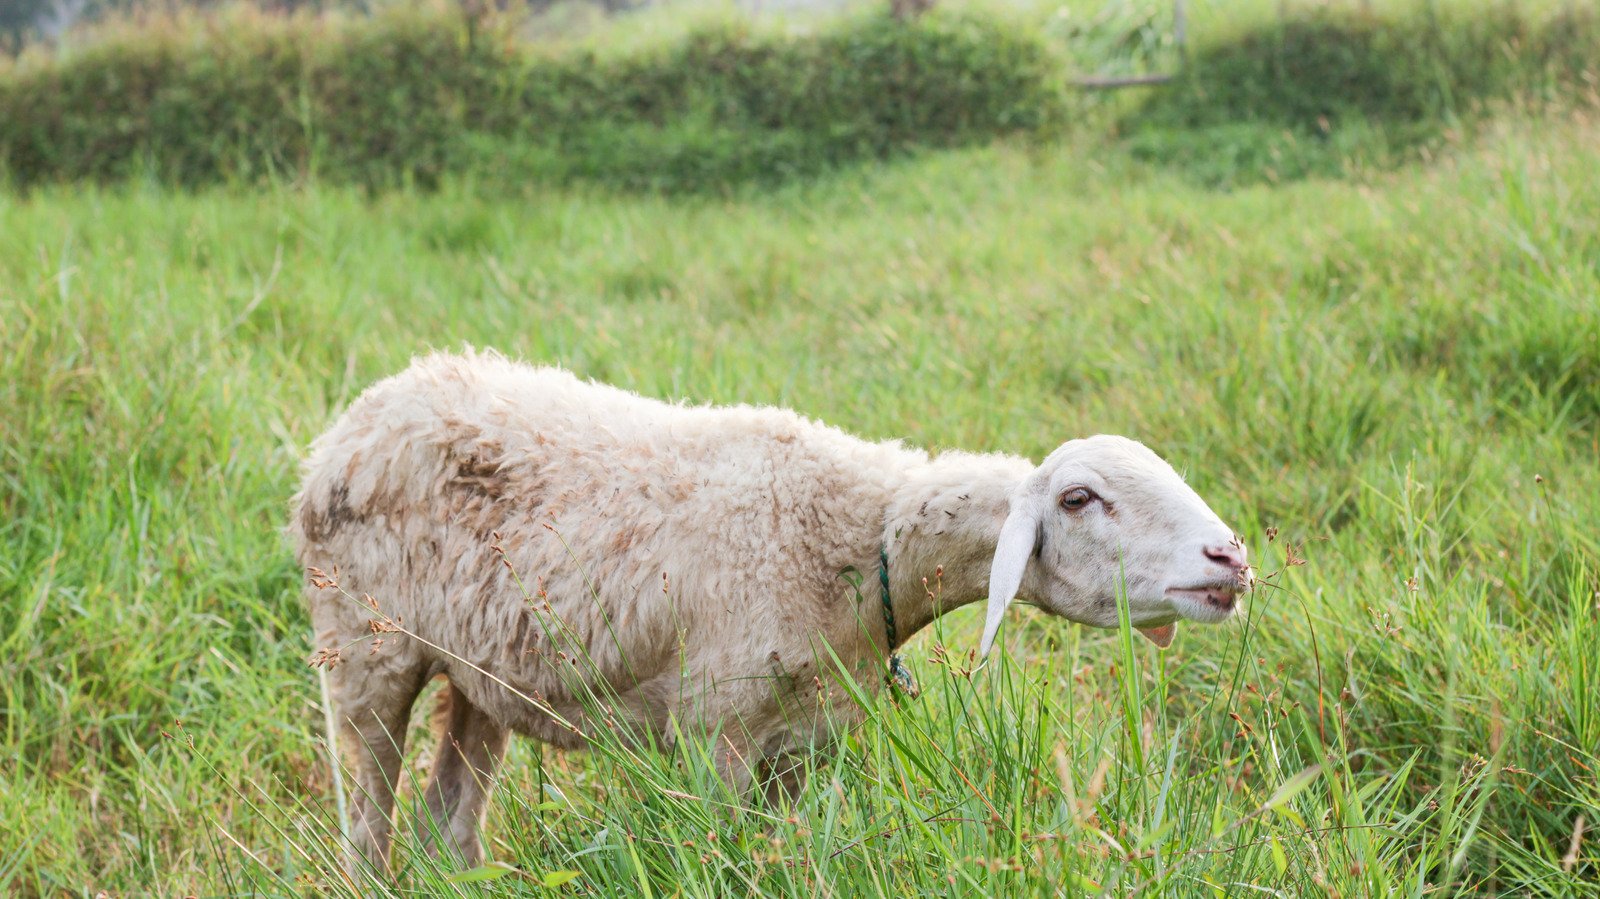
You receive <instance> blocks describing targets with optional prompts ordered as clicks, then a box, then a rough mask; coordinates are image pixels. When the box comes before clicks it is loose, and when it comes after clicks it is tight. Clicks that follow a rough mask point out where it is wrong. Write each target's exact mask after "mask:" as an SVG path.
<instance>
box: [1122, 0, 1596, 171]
mask: <svg viewBox="0 0 1600 899" xmlns="http://www.w3.org/2000/svg"><path fill="white" fill-rule="evenodd" d="M1597 86H1600V12H1597V10H1596V8H1595V7H1594V6H1592V5H1589V4H1554V5H1552V4H1542V5H1538V4H1529V3H1519V2H1515V0H1502V2H1483V3H1476V4H1455V5H1446V4H1434V3H1425V4H1420V5H1418V4H1403V3H1402V4H1389V5H1385V4H1371V5H1359V4H1353V3H1351V4H1340V5H1328V4H1323V3H1317V2H1309V0H1297V2H1293V3H1288V4H1285V5H1283V6H1282V7H1280V13H1279V15H1278V16H1277V17H1276V18H1275V19H1267V20H1264V21H1256V22H1252V23H1249V24H1248V26H1247V27H1243V28H1236V29H1233V30H1232V31H1231V32H1230V33H1226V34H1213V35H1211V36H1210V37H1209V38H1208V40H1207V41H1206V42H1205V43H1204V44H1203V45H1202V46H1200V47H1198V48H1197V49H1196V51H1195V53H1194V54H1193V56H1192V58H1191V59H1190V60H1189V64H1188V65H1187V66H1185V68H1184V70H1183V73H1182V75H1181V76H1180V77H1179V78H1178V79H1177V80H1176V81H1175V82H1174V83H1173V84H1171V85H1169V86H1168V88H1167V89H1165V90H1162V91H1159V92H1153V93H1151V94H1150V96H1149V97H1148V98H1147V99H1146V100H1145V101H1144V102H1143V103H1141V104H1139V105H1138V106H1137V108H1136V109H1135V110H1134V111H1133V112H1132V113H1131V114H1130V115H1129V116H1127V117H1126V119H1125V121H1124V123H1123V126H1124V129H1125V131H1126V132H1127V134H1128V138H1129V142H1130V143H1131V145H1132V148H1133V150H1134V152H1135V154H1136V155H1139V156H1142V157H1144V158H1147V159H1150V160H1152V161H1158V162H1163V163H1168V164H1173V165H1177V166H1179V167H1181V168H1183V169H1185V170H1187V171H1189V172H1191V173H1192V174H1194V175H1196V176H1197V177H1198V178H1199V179H1200V180H1202V181H1205V182H1210V183H1214V184H1236V183H1240V182H1248V181H1252V180H1256V179H1259V178H1261V177H1264V176H1265V177H1279V178H1292V177H1298V176H1303V175H1310V174H1335V173H1337V172H1338V171H1339V170H1340V169H1341V168H1342V167H1343V166H1345V165H1347V164H1348V163H1350V162H1351V161H1352V160H1355V161H1357V162H1360V163H1367V164H1373V165H1377V166H1383V165H1386V164H1388V163H1392V162H1394V161H1397V160H1400V159H1404V158H1408V154H1410V153H1411V152H1414V150H1415V149H1416V148H1417V147H1418V146H1419V145H1426V144H1428V143H1430V142H1432V141H1435V140H1437V139H1439V138H1440V137H1441V136H1442V135H1443V134H1444V133H1445V131H1446V129H1447V128H1449V127H1450V126H1451V125H1452V124H1459V123H1462V122H1470V121H1471V120H1473V119H1474V118H1476V117H1477V116H1479V115H1480V114H1481V113H1482V112H1483V111H1484V109H1485V108H1486V107H1487V106H1489V105H1490V104H1493V103H1495V102H1500V101H1506V100H1510V99H1513V98H1517V99H1521V100H1534V101H1540V100H1561V101H1566V100H1569V99H1574V98H1576V99H1580V100H1581V99H1585V98H1587V99H1588V100H1590V101H1593V99H1594V98H1595V90H1596V87H1597Z"/></svg>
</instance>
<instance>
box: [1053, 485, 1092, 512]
mask: <svg viewBox="0 0 1600 899" xmlns="http://www.w3.org/2000/svg"><path fill="white" fill-rule="evenodd" d="M1093 499H1094V491H1092V490H1090V489H1089V488H1087V487H1074V488H1072V489H1071V490H1068V491H1067V492H1065V493H1063V494H1061V508H1063V509H1066V510H1067V511H1068V512H1076V511H1078V510H1079V509H1082V508H1083V507H1084V506H1087V505H1089V502H1090V500H1093Z"/></svg>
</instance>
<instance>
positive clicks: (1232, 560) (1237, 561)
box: [1206, 543, 1250, 571]
mask: <svg viewBox="0 0 1600 899" xmlns="http://www.w3.org/2000/svg"><path fill="white" fill-rule="evenodd" d="M1206 558H1208V559H1210V560H1211V561H1213V562H1215V563H1217V564H1218V565H1226V566H1227V567H1229V568H1231V569H1233V570H1234V571H1243V570H1245V569H1246V568H1249V567H1250V563H1248V562H1246V561H1245V554H1244V547H1243V546H1240V545H1239V544H1236V543H1227V544H1223V545H1221V546H1208V547H1206Z"/></svg>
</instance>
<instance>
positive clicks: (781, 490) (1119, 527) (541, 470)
mask: <svg viewBox="0 0 1600 899" xmlns="http://www.w3.org/2000/svg"><path fill="white" fill-rule="evenodd" d="M287 531H288V534H289V537H290V540H291V542H292V543H293V545H294V550H295V555H296V558H297V559H298V561H299V564H300V566H301V567H302V568H303V569H305V570H307V571H308V572H309V574H308V578H307V582H306V586H305V591H304V594H305V600H306V603H307V605H308V607H309V610H310V615H311V618H312V622H313V625H314V628H315V633H316V641H317V646H318V647H320V648H321V649H320V651H319V653H318V658H317V661H320V662H322V663H325V664H327V665H328V666H330V667H329V670H328V671H327V672H326V674H325V676H326V677H327V679H328V690H329V694H330V696H331V701H332V703H333V708H334V711H335V713H336V717H337V720H338V721H339V722H340V732H339V734H338V742H339V744H340V745H341V746H343V747H344V749H345V751H346V754H347V757H348V759H349V764H350V767H351V770H352V771H353V776H354V779H355V789H354V791H353V792H354V799H353V806H354V808H353V812H352V819H353V820H352V823H351V834H350V839H351V842H352V845H353V853H354V857H355V858H357V859H360V858H364V859H366V860H367V861H368V862H370V863H371V864H373V865H374V866H377V867H379V868H380V869H381V868H382V866H383V865H385V864H386V859H387V852H388V844H389V837H390V828H391V822H390V814H391V809H392V804H393V799H394V796H393V791H392V785H393V784H394V783H395V782H396V778H397V775H398V773H399V767H400V763H401V757H402V753H403V751H404V740H405V733H406V726H407V722H408V720H409V716H410V714H411V707H412V704H413V702H414V701H415V700H416V698H417V696H418V694H419V692H420V691H421V690H422V689H423V686H424V685H425V684H426V683H428V682H429V681H430V680H431V679H433V678H434V677H436V676H438V675H444V676H445V677H446V678H447V679H448V686H447V687H446V688H444V695H443V698H442V700H441V714H440V718H441V719H442V721H443V726H442V730H443V734H442V738H441V744H440V746H439V749H438V751H437V754H436V755H435V757H434V758H435V761H434V767H433V772H432V776H431V780H430V783H429V784H428V786H427V787H426V789H425V790H424V797H425V803H426V808H427V811H428V813H429V815H430V816H431V817H432V819H433V820H434V821H435V822H438V828H439V835H440V836H441V837H442V838H443V840H444V841H445V843H446V844H447V845H443V846H441V845H439V844H438V841H434V842H433V843H431V844H430V849H429V851H433V852H438V851H442V850H446V849H449V850H453V851H455V852H458V853H459V854H460V856H461V857H462V858H463V859H464V860H465V861H466V862H467V863H469V864H472V863H476V862H477V861H478V860H479V859H480V858H481V855H482V847H481V843H480V839H479V829H480V827H481V824H482V818H483V814H484V810H485V804H486V801H487V799H488V796H489V791H490V789H491V788H492V783H493V779H494V776H495V771H496V767H497V766H498V764H499V763H500V761H501V758H502V756H503V755H504V753H505V750H506V745H507V740H508V734H509V733H510V732H513V731H514V732H517V733H521V734H524V735H528V736H532V737H534V738H537V739H539V740H542V741H544V742H545V743H547V744H550V745H553V746H556V747H560V748H578V747H580V746H582V745H583V744H584V742H585V736H584V735H585V733H586V732H588V731H589V729H590V728H592V727H596V726H600V725H602V724H607V723H609V724H612V725H614V724H615V723H616V722H618V721H620V722H622V723H623V724H625V725H627V726H628V727H629V728H634V729H636V730H637V732H640V733H646V734H649V735H651V737H652V738H653V739H654V740H655V741H656V742H657V744H658V745H668V744H670V743H671V741H672V738H673V734H674V733H675V732H678V728H677V727H675V726H674V725H675V724H677V725H686V724H689V723H691V722H700V724H701V725H703V726H705V727H706V728H707V732H708V733H709V734H710V735H712V736H713V737H714V739H715V744H714V745H715V746H716V750H715V757H716V765H717V769H718V773H719V774H720V775H721V776H722V777H723V778H724V779H725V780H726V781H727V783H728V784H729V785H730V786H731V787H732V788H733V789H735V790H738V791H740V792H741V794H743V795H751V794H753V793H754V792H755V790H756V789H757V788H759V789H761V790H763V791H765V793H766V795H767V796H769V797H770V798H772V799H773V800H774V801H778V800H779V799H780V797H782V796H784V795H790V796H792V795H793V794H794V792H795V791H796V790H798V789H799V786H800V784H799V782H798V779H799V774H798V773H797V772H798V770H799V767H798V765H796V764H795V763H794V762H795V760H796V759H799V758H802V757H803V756H802V753H804V752H806V751H808V750H809V749H811V748H814V747H817V746H820V745H823V744H826V743H827V742H828V741H829V740H830V739H831V738H833V737H834V736H835V735H836V734H837V733H838V732H839V730H841V729H842V728H846V727H849V726H850V725H851V724H852V723H855V722H859V720H861V719H860V716H859V715H857V716H856V717H852V716H851V714H850V713H849V712H847V711H845V710H841V709H840V708H839V707H838V704H837V703H835V704H834V705H833V707H831V708H830V709H829V710H828V711H827V714H823V710H822V708H821V703H823V702H824V700H823V699H822V698H820V695H819V694H818V691H811V690H797V689H788V690H784V689H780V688H779V687H777V686H775V684H776V682H777V681H780V680H783V679H784V678H785V677H786V678H788V679H789V680H790V681H798V682H803V683H805V684H811V683H812V682H813V679H814V678H815V679H817V682H819V683H820V682H821V681H822V680H823V679H826V678H830V677H834V676H837V674H838V673H839V670H838V669H839V668H840V667H841V666H842V667H843V668H845V669H846V670H847V672H848V673H849V674H850V675H851V676H853V677H857V678H858V679H859V680H860V681H861V682H862V683H863V685H864V686H867V687H869V688H874V689H875V688H876V686H877V684H878V683H879V682H880V680H881V678H879V677H875V676H872V675H873V673H874V672H876V671H882V666H883V664H884V660H885V659H886V658H887V657H888V656H889V655H890V654H892V653H893V652H894V650H895V649H896V648H897V645H898V644H899V643H900V642H902V641H904V640H906V639H908V638H909V637H911V636H912V635H913V634H915V633H917V632H918V631H919V630H921V629H922V628H924V627H926V626H927V625H928V624H929V623H930V622H931V621H933V620H934V618H935V617H937V616H939V615H942V614H944V613H945V612H948V611H950V610H951V609H954V608H958V607H960V606H964V605H967V604H969V603H976V602H979V601H980V600H985V599H986V600H987V602H988V610H987V616H986V620H985V623H984V630H983V636H982V643H981V651H982V653H983V654H984V655H985V656H987V655H988V654H989V652H990V650H991V648H992V646H993V645H994V642H995V639H996V635H997V632H998V630H999V628H1000V625H1001V622H1002V619H1003V617H1004V612H1005V610H1006V608H1007V605H1008V604H1009V603H1011V602H1012V601H1013V599H1017V598H1020V599H1021V600H1022V601H1024V602H1027V603H1030V604H1032V605H1035V606H1037V607H1039V608H1041V609H1043V610H1045V611H1047V612H1050V613H1053V614H1055V615H1059V616H1063V617H1065V618H1068V619H1071V620H1073V621H1077V622H1081V623H1083V624H1086V625H1090V626H1094V627H1101V628H1108V627H1117V626H1118V601H1119V597H1124V596H1125V602H1126V606H1127V615H1128V617H1129V619H1130V621H1131V623H1132V625H1133V626H1135V627H1137V628H1138V629H1139V630H1140V631H1141V632H1142V633H1143V634H1145V635H1146V636H1148V637H1150V638H1151V639H1152V640H1153V641H1155V642H1156V643H1157V644H1158V645H1160V646H1161V647H1163V648H1164V647H1166V646H1167V645H1168V644H1169V643H1170V642H1171V641H1172V638H1173V628H1174V624H1175V622H1177V621H1178V620H1179V619H1190V620H1194V621H1199V622H1218V621H1222V620H1223V619H1226V618H1227V617H1228V616H1229V615H1230V614H1232V613H1233V611H1234V607H1235V600H1236V598H1237V597H1238V596H1239V594H1240V592H1241V590H1242V589H1243V588H1244V586H1246V584H1247V580H1248V572H1249V567H1248V565H1247V563H1246V553H1245V549H1244V547H1243V545H1242V543H1241V542H1240V541H1239V540H1238V539H1237V538H1236V537H1235V536H1234V534H1233V532H1232V531H1231V530H1229V528H1227V527H1226V526H1225V525H1223V523H1222V521H1221V520H1220V519H1219V518H1218V517H1217V515H1216V514H1215V513H1213V512H1212V511H1211V509H1210V508H1208V507H1207V505H1206V504H1205V502H1204V501H1202V500H1201V499H1200V497H1199V496H1198V495H1197V494H1196V493H1195V492H1194V491H1193V490H1192V489H1190V488H1189V487H1188V486H1187V485H1186V484H1185V483H1184V482H1183V480H1182V478H1181V477H1180V476H1179V475H1178V474H1177V473H1176V472H1175V471H1174V470H1173V469H1172V468H1171V466H1169V465H1168V464H1167V463H1166V462H1164V461H1162V460H1161V458H1160V457H1158V456H1157V455H1156V454H1155V453H1154V452H1152V451H1151V450H1149V449H1147V448H1146V447H1145V446H1144V445H1142V444H1140V443H1137V442H1135V441H1133V440H1129V439H1126V438H1123V437H1114V436H1095V437H1089V438H1085V439H1078V440H1071V441H1069V442H1067V443H1065V444H1063V445H1062V446H1061V447H1060V448H1059V449H1057V450H1055V451H1054V452H1052V453H1051V454H1050V455H1049V456H1048V457H1047V458H1046V459H1045V460H1044V462H1043V463H1042V464H1040V465H1038V466H1034V465H1033V464H1031V463H1030V462H1028V461H1027V460H1025V459H1022V458H1018V457H1015V456H1009V455H998V454H974V453H967V452H955V451H949V452H944V453H941V454H939V455H937V456H930V455H929V454H928V453H926V452H923V451H921V450H917V449H913V448H909V447H906V446H904V445H902V444H901V443H900V442H899V441H889V442H881V443H874V442H868V441H865V440H861V439H859V438H856V437H853V436H850V435H848V434H846V433H845V432H843V431H841V430H838V429H836V428H833V427H830V426H827V425H824V424H821V423H818V422H816V421H813V420H810V419H806V418H802V417H801V416H799V415H797V414H795V413H794V412H791V411H788V410H785V409H778V408H770V407H752V406H744V405H740V406H686V405H673V404H668V403H663V402H659V401H656V400H652V399H647V398H643V397H640V396H638V395H635V394H632V393H629V392H626V391H623V390H620V389H617V388H614V387H609V386H605V385H602V384H597V383H592V382H585V381H582V380H580V379H578V378H577V377H575V376H573V375H572V374H570V373H568V372H566V371H563V370H560V369H557V368H548V367H532V366H529V365H526V364H523V363H519V362H515V361H511V360H509V359H507V358H505V357H503V356H501V355H499V354H496V353H493V352H475V351H472V350H467V351H466V352H465V353H463V354H459V355H452V354H435V355H431V356H427V357H424V358H420V359H418V360H415V361H413V363H412V365H411V366H410V367H409V368H408V369H406V370H405V371H404V372H402V373H400V374H398V375H396V376H393V377H390V378H388V379H386V380H383V381H380V382H378V383H377V384H375V385H373V386H372V387H370V388H369V389H368V390H366V391H365V392H364V393H363V394H362V395H361V396H360V397H359V398H357V399H356V401H355V402H354V403H353V404H352V405H351V406H350V408H349V409H348V410H347V411H346V412H345V413H344V414H343V416H342V417H341V418H340V419H339V420H338V421H337V422H336V423H335V424H334V425H333V427H332V428H330V429H329V430H328V431H327V432H326V433H325V434H323V435H322V436H321V437H320V438H318V439H317V440H316V441H315V442H314V444H313V445H312V448H311V451H310V455H309V458H308V459H307V461H306V463H305V466H304V478H303V484H302V487H301V489H300V491H299V492H298V494H297V495H296V496H295V498H294V500H293V509H292V512H291V518H290V523H289V526H288V528H287ZM880 565H886V566H887V567H886V572H885V573H884V575H883V578H882V583H883V584H884V585H885V586H887V588H888V596H887V597H886V598H885V597H883V596H881V595H880V594H881V592H882V591H881V588H880V587H879V578H878V577H877V575H878V573H879V568H880ZM936 575H937V576H938V579H939V581H940V582H941V583H942V589H941V590H939V591H937V594H936V595H930V592H929V591H928V590H927V589H926V587H925V586H924V585H925V583H932V582H933V581H934V580H935V578H936ZM925 579H926V581H925ZM880 603H881V605H882V606H883V612H884V614H883V615H881V616H880V614H879V611H880V609H879V607H880ZM379 610H381V611H379ZM374 632H377V634H376V636H375V635H374ZM891 635H892V636H891ZM368 642H371V643H372V644H373V645H372V648H371V649H370V650H369V649H368V648H367V643H368ZM356 644H360V645H359V646H357V645H356ZM352 646H354V647H355V648H354V649H351V648H349V647H352ZM825 647H826V648H825ZM580 656H581V657H583V658H584V662H583V666H582V667H581V668H579V667H577V661H576V659H577V658H578V657H580ZM575 672H576V673H577V676H574V675H575ZM863 675H866V676H863ZM791 686H792V684H791ZM597 695H603V696H604V701H603V703H601V704H599V705H597V704H596V701H595V698H594V697H595V696H597ZM858 711H859V710H858ZM602 719H604V720H602Z"/></svg>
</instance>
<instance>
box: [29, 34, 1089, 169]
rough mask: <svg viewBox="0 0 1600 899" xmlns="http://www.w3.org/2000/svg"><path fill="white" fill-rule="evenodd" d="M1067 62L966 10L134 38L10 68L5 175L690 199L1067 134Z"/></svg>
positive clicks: (113, 38)
mask: <svg viewBox="0 0 1600 899" xmlns="http://www.w3.org/2000/svg"><path fill="white" fill-rule="evenodd" d="M1062 74H1063V67H1062V65H1061V64H1060V62H1059V61H1058V60H1057V59H1056V58H1055V57H1054V55H1053V54H1052V52H1051V50H1050V48H1049V46H1048V45H1047V44H1046V42H1045V41H1044V40H1043V39H1042V38H1040V37H1037V36H1036V35H1034V34H1032V33H1030V32H1029V31H1028V30H1026V29H1023V28H1017V27H1007V26H1006V25H1004V24H998V23H994V22H990V21H985V20H982V19H979V18H976V17H968V16H947V15H933V16H928V17H925V18H923V19H921V20H919V21H916V22H913V23H903V22H897V21H893V20H890V19H888V18H887V17H870V18H855V19H849V20H846V21H844V22H841V23H839V24H837V25H835V26H833V27H831V28H828V29H824V30H821V31H818V32H814V33H810V34H796V35H778V34H773V33H769V32H758V31H753V30H749V29H746V28H739V27H737V26H724V27H722V28H721V29H719V30H715V31H711V32H701V33H697V34H693V35H691V36H690V37H688V38H687V39H683V40H679V41H677V42H674V43H670V44H665V45H657V46H654V47H648V48H645V49H642V50H637V51H635V52H632V53H628V54H621V53H618V54H597V53H594V52H592V51H577V50H566V51H550V50H545V49H541V48H539V47H536V46H530V45H529V44H527V43H526V42H523V41H520V40H517V39H515V38H514V37H513V36H512V34H511V32H510V31H509V30H508V29H507V28H499V27H494V26H488V27H484V26H482V25H481V23H480V24H479V25H478V26H477V27H469V23H467V22H466V21H464V20H462V19H460V18H459V17H454V16H451V15H449V14H444V13H437V12H431V13H416V12H409V13H408V12H400V13H396V14H388V15H383V16H379V17H377V18H373V19H350V20H330V19H311V18H291V19H287V20H283V19H270V18H263V17H250V18H248V19H244V20H234V21H231V22H223V23H220V24H218V23H207V22H204V21H201V20H191V21H186V22H177V23H168V24H166V25H165V26H162V27H143V28H132V27H130V28H125V29H123V30H121V31H118V32H115V33H112V34H110V35H109V36H107V37H104V38H103V39H101V40H100V41H98V42H96V43H95V44H93V45H91V46H88V47H86V48H84V49H82V50H80V51H76V52H73V53H70V54H68V55H65V56H63V57H60V58H57V59H51V60H44V61H32V62H27V61H25V62H23V63H19V64H14V65H13V66H12V67H11V69H10V70H9V71H4V72H0V167H3V168H4V171H5V173H6V175H7V177H8V178H9V179H10V180H11V181H12V183H14V184H17V185H20V186H28V185H33V184H38V183H41V182H50V181H60V180H69V179H94V180H118V179H126V178H130V177H154V178H156V179H159V180H161V181H164V182H173V183H180V184H197V183H204V182H216V181H225V180H247V181H248V180H254V179H259V178H263V177H275V176H276V177H301V176H305V175H314V176H316V177H319V178H323V179H330V180H338V181H353V182H357V183H361V184H367V185H373V186H381V185H388V184H396V183H419V184H429V183H433V182H435V181H437V180H438V178H439V177H440V176H442V175H443V174H445V173H446V172H451V171H473V172H480V173H484V174H488V175H491V176H501V177H507V178H554V179H567V178H573V177H584V178H591V179H598V180H601V181H606V182H612V183H618V184H622V185H626V186H648V187H657V188H665V189H681V188H699V187H704V186H707V185H712V184H719V183H726V182H730V181H743V180H766V179H777V178H783V177H787V176H790V175H794V174H800V173H806V172H812V171H817V170H821V169H825V168H828V167H831V166H834V165H837V164H839V163H841V162H845V161H849V160H853V159H860V158H869V157H882V156H885V155H888V154H891V153H894V152H896V151H899V150H903V149H907V148H913V147H938V146H952V145H958V144H963V143H969V142H972V141H978V140H985V139H989V138H991V137H993V136H995V135H997V134H1002V133H1008V132H1017V131H1031V130H1036V129H1040V128H1043V127H1045V126H1048V125H1050V124H1051V123H1052V122H1055V121H1059V120H1060V119H1061V118H1063V112H1064V103H1065V99H1064V98H1065V94H1064V92H1063V90H1062V79H1061V76H1062Z"/></svg>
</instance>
